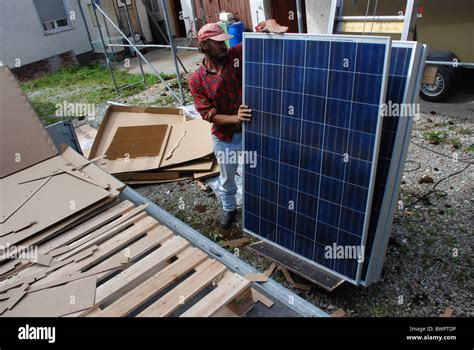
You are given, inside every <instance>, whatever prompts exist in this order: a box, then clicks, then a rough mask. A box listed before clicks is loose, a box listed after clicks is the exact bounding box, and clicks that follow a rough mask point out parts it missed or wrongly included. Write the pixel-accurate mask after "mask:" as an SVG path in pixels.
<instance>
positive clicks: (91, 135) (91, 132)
mask: <svg viewBox="0 0 474 350" xmlns="http://www.w3.org/2000/svg"><path fill="white" fill-rule="evenodd" d="M74 131H75V132H76V136H77V140H78V141H79V144H80V145H81V150H82V154H83V155H84V157H86V158H89V153H90V152H91V148H92V145H93V143H94V140H95V137H96V135H97V129H94V128H93V127H92V126H90V125H88V124H84V125H81V126H79V127H77V128H75V129H74Z"/></svg>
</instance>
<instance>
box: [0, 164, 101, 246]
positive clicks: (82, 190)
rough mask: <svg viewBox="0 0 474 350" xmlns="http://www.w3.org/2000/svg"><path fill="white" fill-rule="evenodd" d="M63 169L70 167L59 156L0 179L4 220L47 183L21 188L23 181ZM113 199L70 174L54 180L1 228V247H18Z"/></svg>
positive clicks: (1, 208)
mask: <svg viewBox="0 0 474 350" xmlns="http://www.w3.org/2000/svg"><path fill="white" fill-rule="evenodd" d="M61 167H67V163H66V161H65V160H64V159H63V158H62V157H61V156H56V157H54V158H51V159H48V160H46V161H44V162H41V163H39V164H37V165H34V166H32V167H30V168H28V169H25V170H22V171H21V172H18V173H16V174H13V175H10V176H8V177H5V178H3V179H0V191H1V192H2V196H1V198H0V203H1V204H0V215H1V216H4V213H10V212H12V210H14V209H16V208H15V207H17V206H18V205H19V204H20V203H21V198H24V196H26V195H28V193H29V192H30V191H31V189H32V187H34V186H38V185H39V184H40V183H41V182H42V181H44V180H43V179H40V180H36V181H31V182H27V183H24V184H20V183H21V182H22V181H25V180H30V179H32V178H34V177H35V176H39V175H42V174H48V173H52V172H54V171H57V170H58V169H60V168H61ZM98 170H99V169H98ZM104 175H106V174H104ZM109 195H110V193H109V191H107V190H105V189H103V188H101V187H99V186H95V185H93V184H91V183H89V182H86V181H84V180H81V179H78V178H77V177H74V176H71V175H69V174H67V173H62V174H59V175H55V176H52V177H51V179H50V180H49V181H47V182H46V184H44V185H43V186H42V187H41V188H40V189H39V190H38V191H37V192H36V193H35V194H34V195H33V196H32V197H31V198H30V199H29V200H28V201H27V202H26V203H24V204H23V205H22V206H21V207H20V208H19V209H17V210H16V211H15V212H14V214H13V215H11V216H10V217H9V218H8V219H7V220H6V221H5V222H4V223H1V224H0V237H1V238H0V245H3V246H5V245H6V244H7V243H10V244H15V243H17V242H19V241H20V240H22V239H25V238H28V237H29V236H31V235H32V234H35V233H37V232H39V231H40V230H43V229H45V228H47V227H49V226H51V225H53V224H55V223H57V222H59V221H61V220H62V219H64V218H67V217H69V216H71V215H74V214H76V213H78V212H79V211H80V210H82V209H84V208H87V207H88V206H90V205H92V204H94V203H96V202H98V201H100V200H102V199H105V198H107V197H109ZM12 208H13V209H12ZM27 224H31V225H30V226H29V227H27V228H24V229H22V230H21V231H19V232H17V233H11V232H12V231H18V230H19V228H22V227H24V226H25V225H27ZM9 233H10V234H9Z"/></svg>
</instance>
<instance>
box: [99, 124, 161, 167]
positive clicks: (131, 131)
mask: <svg viewBox="0 0 474 350" xmlns="http://www.w3.org/2000/svg"><path fill="white" fill-rule="evenodd" d="M168 136H169V127H168V125H146V126H143V125H141V126H123V127H120V128H118V129H117V132H116V133H115V135H114V138H113V139H112V142H111V143H110V146H109V148H108V149H107V151H106V154H107V157H106V158H107V159H109V160H115V159H119V158H124V157H125V155H128V156H129V157H130V158H137V157H153V156H159V158H161V155H162V154H163V149H164V147H163V146H164V144H166V141H167V137H168Z"/></svg>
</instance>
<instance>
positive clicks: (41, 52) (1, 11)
mask: <svg viewBox="0 0 474 350" xmlns="http://www.w3.org/2000/svg"><path fill="white" fill-rule="evenodd" d="M65 5H66V12H67V13H70V12H71V11H74V15H75V20H71V21H70V23H71V27H70V28H68V29H66V30H64V31H61V32H57V33H52V34H45V32H44V30H43V26H42V23H41V21H40V18H39V15H38V13H37V11H36V7H35V5H34V3H33V0H15V1H12V0H0V25H1V30H0V61H1V62H2V63H3V64H4V65H7V66H9V67H10V68H15V67H16V66H15V63H19V64H20V65H21V66H23V65H26V64H29V63H33V62H36V61H40V60H42V59H45V58H48V57H51V56H54V55H58V54H61V53H64V52H67V51H71V50H72V51H74V53H75V54H76V55H79V54H82V53H85V52H88V51H91V50H92V48H91V45H90V43H89V38H88V35H87V30H86V27H85V25H84V22H83V19H82V16H81V13H80V10H79V7H78V5H77V0H65Z"/></svg>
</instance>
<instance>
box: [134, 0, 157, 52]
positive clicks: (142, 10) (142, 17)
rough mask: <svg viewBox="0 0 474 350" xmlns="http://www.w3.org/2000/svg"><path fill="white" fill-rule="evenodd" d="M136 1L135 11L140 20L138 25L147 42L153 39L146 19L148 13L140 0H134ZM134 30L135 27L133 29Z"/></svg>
mask: <svg viewBox="0 0 474 350" xmlns="http://www.w3.org/2000/svg"><path fill="white" fill-rule="evenodd" d="M136 2H137V11H138V18H139V21H140V26H141V28H142V31H143V36H144V37H145V42H146V43H149V42H152V41H153V35H152V33H151V28H150V22H149V21H148V14H147V11H146V8H145V6H144V5H143V2H142V1H141V0H136ZM135 30H136V29H135Z"/></svg>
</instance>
